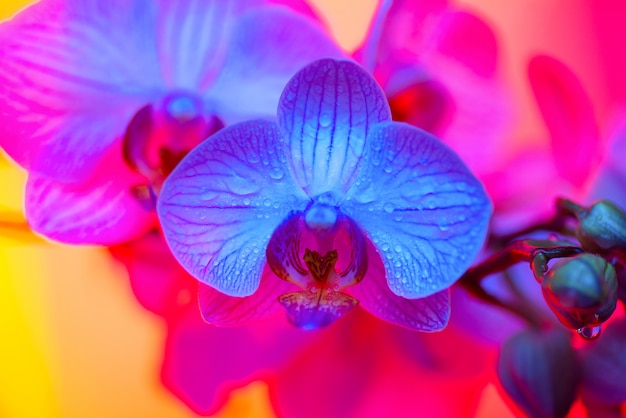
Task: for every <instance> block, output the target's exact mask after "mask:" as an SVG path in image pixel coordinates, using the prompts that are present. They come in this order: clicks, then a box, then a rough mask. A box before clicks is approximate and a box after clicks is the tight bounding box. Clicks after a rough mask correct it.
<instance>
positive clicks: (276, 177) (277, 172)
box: [270, 167, 285, 180]
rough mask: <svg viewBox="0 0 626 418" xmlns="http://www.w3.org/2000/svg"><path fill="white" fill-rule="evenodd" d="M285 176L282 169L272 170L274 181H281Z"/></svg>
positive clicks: (271, 175) (275, 168)
mask: <svg viewBox="0 0 626 418" xmlns="http://www.w3.org/2000/svg"><path fill="white" fill-rule="evenodd" d="M284 175H285V172H284V171H283V169H282V168H280V167H274V168H272V169H271V170H270V177H271V178H273V179H274V180H280V179H282V178H283V176H284Z"/></svg>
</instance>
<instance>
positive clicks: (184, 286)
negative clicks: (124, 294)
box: [109, 231, 198, 318]
mask: <svg viewBox="0 0 626 418" xmlns="http://www.w3.org/2000/svg"><path fill="white" fill-rule="evenodd" d="M109 250H110V252H111V254H112V255H113V257H114V258H116V259H117V260H118V261H120V262H121V263H122V264H124V266H125V267H126V269H127V271H128V278H129V281H130V285H131V288H132V290H133V293H134V294H135V297H136V298H137V301H138V302H139V303H140V304H141V306H143V307H144V308H145V309H147V310H149V311H151V312H153V313H155V314H157V315H159V316H162V317H164V318H174V317H176V316H177V315H179V313H180V312H182V311H183V310H185V309H187V308H189V307H190V306H193V307H196V306H197V296H196V294H197V292H198V282H197V280H196V279H194V278H193V277H191V276H190V275H189V274H187V273H186V272H185V271H184V270H183V269H182V268H181V267H180V265H179V264H178V263H177V262H176V260H175V259H174V256H172V253H171V252H170V250H169V248H167V245H166V244H165V241H164V240H163V238H162V237H161V235H160V234H159V233H158V232H157V231H152V232H150V233H148V234H146V235H144V236H142V237H141V238H139V239H137V240H134V241H132V242H129V243H125V244H121V245H116V246H113V247H110V248H109Z"/></svg>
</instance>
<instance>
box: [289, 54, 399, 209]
mask: <svg viewBox="0 0 626 418" xmlns="http://www.w3.org/2000/svg"><path fill="white" fill-rule="evenodd" d="M387 120H391V113H390V110H389V105H388V104H387V99H386V98H385V94H384V92H383V91H382V90H381V88H380V87H379V86H378V84H376V81H375V80H374V79H373V78H372V77H371V76H370V75H369V74H368V73H367V72H366V71H365V70H364V69H362V68H361V67H360V66H359V65H357V64H355V63H354V62H351V61H336V60H331V59H323V60H319V61H316V62H314V63H312V64H310V65H308V66H306V67H305V68H303V69H302V70H300V71H299V72H298V73H297V74H296V75H295V76H294V77H293V78H292V79H291V80H290V81H289V83H288V84H287V86H286V87H285V89H284V91H283V94H282V96H281V97H280V103H279V106H278V121H279V125H280V127H281V129H282V131H283V133H284V134H285V136H286V140H287V146H286V154H287V162H288V164H289V167H290V169H291V172H292V174H293V176H294V178H295V179H296V182H297V183H298V185H300V187H302V188H303V189H304V191H305V192H306V193H307V194H308V195H309V196H311V197H314V196H317V195H319V194H321V193H325V192H333V191H334V192H342V193H345V192H346V191H347V190H348V188H349V187H350V186H351V185H352V183H353V182H354V179H355V178H356V175H357V173H358V169H359V166H360V162H361V159H362V156H363V152H364V150H365V143H366V137H367V134H368V132H369V130H370V128H371V127H372V126H373V125H374V124H376V123H378V122H381V121H387Z"/></svg>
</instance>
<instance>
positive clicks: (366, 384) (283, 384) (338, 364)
mask: <svg viewBox="0 0 626 418" xmlns="http://www.w3.org/2000/svg"><path fill="white" fill-rule="evenodd" d="M380 324H381V322H380V321H378V320H376V319H375V318H373V317H371V316H370V315H366V314H364V313H363V312H359V309H353V310H352V311H351V312H349V313H348V314H347V315H346V317H345V318H342V319H341V320H340V321H337V322H336V323H335V324H334V325H331V326H330V327H328V328H327V329H324V330H321V331H316V332H314V333H307V334H312V335H316V336H318V338H319V340H317V341H315V342H314V344H310V345H309V346H308V347H307V348H306V350H303V351H302V352H300V353H297V356H294V358H293V359H291V361H289V362H286V363H285V364H284V366H283V367H282V369H281V370H280V372H279V374H278V375H277V377H276V381H275V384H274V385H272V386H270V389H271V395H272V396H271V398H272V403H273V404H274V406H275V408H276V412H277V415H278V416H281V417H298V418H319V417H325V418H356V417H357V416H360V415H355V411H356V410H357V409H358V407H359V406H360V405H361V403H362V402H363V401H364V400H365V399H366V397H367V396H368V389H369V388H370V387H371V386H372V385H373V383H374V382H375V380H376V378H377V377H378V376H377V372H378V371H379V370H378V368H377V366H378V364H379V362H380V361H381V357H380V347H381V345H382V344H383V343H385V342H386V341H384V340H380V339H378V338H373V337H372V336H374V335H376V336H377V335H379V334H378V331H379V329H380V328H379V326H380Z"/></svg>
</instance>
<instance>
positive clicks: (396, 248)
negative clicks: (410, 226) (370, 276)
mask: <svg viewBox="0 0 626 418" xmlns="http://www.w3.org/2000/svg"><path fill="white" fill-rule="evenodd" d="M393 249H394V251H395V252H397V253H401V252H402V245H400V244H398V245H396V246H395V247H393Z"/></svg>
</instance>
